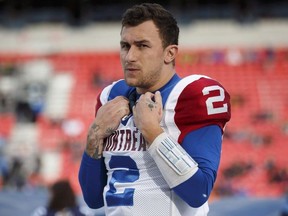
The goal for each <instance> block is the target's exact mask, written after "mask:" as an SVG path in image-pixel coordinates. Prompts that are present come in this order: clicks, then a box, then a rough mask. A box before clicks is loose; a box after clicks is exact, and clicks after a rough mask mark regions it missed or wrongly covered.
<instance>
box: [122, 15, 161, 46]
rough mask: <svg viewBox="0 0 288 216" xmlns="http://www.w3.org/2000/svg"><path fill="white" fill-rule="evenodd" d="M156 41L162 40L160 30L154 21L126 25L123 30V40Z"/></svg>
mask: <svg viewBox="0 0 288 216" xmlns="http://www.w3.org/2000/svg"><path fill="white" fill-rule="evenodd" d="M141 40H146V41H150V42H153V41H156V42H157V43H158V42H159V41H161V40H160V36H159V30H158V28H157V27H156V26H155V24H154V23H153V21H150V20H149V21H146V22H143V23H141V24H139V25H137V26H124V27H123V28H122V30H121V41H125V42H131V43H132V42H134V41H141Z"/></svg>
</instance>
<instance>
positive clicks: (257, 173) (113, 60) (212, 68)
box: [0, 47, 288, 197]
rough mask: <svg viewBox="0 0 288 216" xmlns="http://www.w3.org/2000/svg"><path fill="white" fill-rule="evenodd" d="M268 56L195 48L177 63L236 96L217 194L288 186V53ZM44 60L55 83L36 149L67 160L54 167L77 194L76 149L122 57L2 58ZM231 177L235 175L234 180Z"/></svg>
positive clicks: (6, 129)
mask: <svg viewBox="0 0 288 216" xmlns="http://www.w3.org/2000/svg"><path fill="white" fill-rule="evenodd" d="M268 51H269V50H267V49H264V48H262V49H254V50H247V49H239V50H228V49H226V50H216V49H215V50H213V49H210V50H193V51H186V52H184V53H182V54H181V55H180V56H179V57H178V59H177V71H178V72H180V74H181V76H185V75H188V74H192V73H198V74H205V75H208V76H211V77H213V78H216V79H217V80H219V81H220V82H221V83H222V84H223V85H224V86H225V87H226V88H227V89H228V91H229V92H230V94H231V101H232V120H231V122H229V124H228V126H227V128H226V131H227V135H226V136H225V137H224V143H223V155H222V161H221V166H220V172H219V176H218V179H217V182H216V192H215V196H214V197H217V196H222V195H225V194H226V193H227V191H226V192H225V190H228V189H229V190H230V191H229V193H232V194H245V195H249V196H280V195H282V194H283V193H284V189H285V188H287V175H288V173H287V172H288V171H287V163H288V158H287V156H286V154H287V152H288V146H287V141H288V134H287V131H286V132H285V130H284V129H283V128H284V126H285V124H286V127H287V122H288V119H287V117H288V116H287V113H286V108H285V107H287V103H288V102H287V98H288V93H287V85H288V49H287V48H285V47H284V48H278V49H275V50H272V51H273V56H272V54H271V53H270V54H269V52H268ZM272 51H271V52H272ZM229 55H232V57H231V56H229ZM43 58H44V59H45V60H46V61H48V62H50V64H51V65H52V68H53V72H52V75H50V76H52V77H51V80H52V81H53V80H54V81H55V82H54V84H53V82H52V81H51V80H50V84H49V85H48V89H47V92H46V101H45V105H44V109H43V110H42V111H41V112H40V113H39V115H38V117H37V120H36V122H35V126H36V128H37V130H36V131H37V133H38V141H37V142H38V146H37V148H38V149H40V152H42V154H43V153H44V152H58V153H59V154H60V155H62V156H61V158H62V159H61V160H60V164H62V165H61V168H60V169H59V168H58V169H56V168H55V171H57V170H58V174H55V173H54V175H53V176H54V177H55V178H60V177H67V178H70V179H71V181H72V184H73V185H74V187H75V189H76V190H77V191H78V192H79V186H78V184H77V176H76V175H75V173H76V174H77V172H78V165H79V159H80V157H81V155H77V152H78V154H79V152H81V151H80V150H81V148H83V146H84V144H83V143H84V142H85V136H86V134H85V131H86V129H87V128H88V126H89V124H90V123H91V121H92V120H93V116H94V107H95V103H96V97H97V94H98V92H99V90H100V89H101V88H103V86H105V85H106V84H107V83H109V82H110V81H112V80H114V79H119V78H121V75H122V72H121V66H120V62H119V59H118V54H117V53H114V52H108V53H105V52H103V53H91V52H88V53H82V52H79V53H61V54H57V55H47V56H41V55H40V56H39V55H38V56H37V55H34V56H33V55H27V54H9V55H7V54H5V53H1V54H0V65H2V66H3V65H4V64H7V63H9V64H16V65H18V64H19V63H21V64H23V63H26V64H27V63H29V61H32V60H33V61H35V60H37V59H41V60H43ZM20 73H21V71H20ZM59 77H60V78H61V79H60V78H59ZM58 78H59V79H58ZM57 80H58V81H59V82H57ZM64 81H65V82H64ZM51 82H52V84H51ZM57 83H58V84H57ZM56 84H57V85H56ZM53 86H54V87H55V88H54V89H52V87H53ZM65 86H66V87H65ZM69 89H70V90H69ZM61 95H62V96H61ZM56 98H60V101H62V102H63V103H62V105H61V107H60V105H59V104H58V105H57V106H54V110H53V111H51V109H50V108H51V107H52V105H51V103H53V102H55V100H56ZM64 99H65V100H64ZM48 108H49V109H48ZM49 110H50V111H49ZM55 113H56V114H57V115H56V114H55ZM50 114H51V115H50ZM52 114H53V115H52ZM0 117H1V127H0V129H1V130H0V132H1V134H4V135H6V136H8V138H9V139H13V137H12V136H13V133H12V131H14V130H16V129H17V125H18V123H17V121H16V120H15V118H14V115H13V111H12V110H11V112H8V113H2V114H1V116H0ZM72 119H74V120H75V119H78V120H80V123H81V124H82V128H81V131H79V133H77V134H76V135H75V136H74V135H69V134H68V135H67V133H65V131H64V130H63V124H64V122H65V121H67V120H72ZM20 130H21V129H20ZM286 130H287V129H286ZM270 160H271V161H270ZM61 161H62V162H61ZM268 162H273V165H274V166H275V167H277V169H279V170H280V171H279V172H280V173H274V174H275V175H280V177H279V176H278V179H277V180H275V181H274V180H271V176H269V175H272V174H271V173H269V171H268V169H269V168H267V167H268ZM235 164H236V171H235V169H234V170H233V168H235V166H234V167H232V168H231V166H232V165H235ZM239 164H240V169H239ZM54 165H55V166H58V165H59V164H58V165H57V164H54ZM270 165H271V164H270ZM44 166H45V164H44ZM243 167H244V168H243ZM50 169H51V168H50ZM52 169H53V168H52ZM237 169H238V170H237ZM227 170H230V171H227ZM239 170H240V171H239ZM243 170H244V171H243ZM227 172H228V173H230V175H229V176H228V177H227V175H225V173H226V174H227ZM231 173H232V174H233V175H232V174H231ZM75 179H76V180H75ZM50 180H51V179H50ZM256 182H257V183H256ZM227 185H229V188H227ZM225 187H226V188H225Z"/></svg>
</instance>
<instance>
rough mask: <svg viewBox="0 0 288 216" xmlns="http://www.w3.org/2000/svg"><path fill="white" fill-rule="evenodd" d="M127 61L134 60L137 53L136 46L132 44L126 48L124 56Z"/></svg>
mask: <svg viewBox="0 0 288 216" xmlns="http://www.w3.org/2000/svg"><path fill="white" fill-rule="evenodd" d="M125 59H126V61H127V62H135V61H136V59H137V53H136V48H135V47H134V46H131V47H130V49H129V50H128V52H127V54H126V57H125Z"/></svg>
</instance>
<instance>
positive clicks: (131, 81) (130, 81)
mask: <svg viewBox="0 0 288 216" xmlns="http://www.w3.org/2000/svg"><path fill="white" fill-rule="evenodd" d="M125 81H126V83H127V85H128V86H132V87H136V86H137V82H136V80H135V79H129V78H125Z"/></svg>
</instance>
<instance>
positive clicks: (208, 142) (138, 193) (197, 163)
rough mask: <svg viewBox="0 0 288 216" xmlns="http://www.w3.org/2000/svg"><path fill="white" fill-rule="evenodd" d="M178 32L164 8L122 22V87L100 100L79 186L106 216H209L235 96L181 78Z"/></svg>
mask: <svg viewBox="0 0 288 216" xmlns="http://www.w3.org/2000/svg"><path fill="white" fill-rule="evenodd" d="M178 36H179V27H178V25H177V21H176V20H175V18H174V17H173V15H172V14H171V13H170V12H168V11H167V10H166V9H164V8H163V7H162V6H160V5H158V4H150V3H143V4H141V5H135V6H133V7H132V8H130V9H128V10H127V11H126V12H125V13H124V15H123V18H122V28H121V33H120V37H121V41H120V47H121V48H120V58H121V63H122V67H123V70H124V78H125V79H124V80H118V81H116V82H114V83H112V84H111V85H109V86H107V87H105V88H104V89H103V90H102V92H101V93H100V95H99V97H98V100H97V105H96V115H95V119H94V121H93V123H92V125H91V127H90V128H89V131H88V136H87V144H86V149H85V152H84V154H83V157H82V161H81V165H80V170H79V182H80V185H81V188H82V192H83V196H84V200H85V202H86V203H87V204H88V206H89V207H90V208H100V207H103V206H104V210H105V214H106V215H125V216H128V215H141V216H144V215H145V216H150V215H165V216H169V215H170V216H172V215H173V216H177V215H179V216H180V215H181V216H185V215H186V216H188V215H189V216H193V215H194V216H196V215H197V216H204V215H207V214H208V211H209V207H208V199H209V196H210V194H211V191H212V189H213V186H214V182H215V180H216V176H217V171H218V167H219V163H220V155H221V145H222V135H223V131H224V127H225V124H226V123H227V122H228V121H229V119H230V116H231V112H230V96H229V94H228V93H227V91H226V90H225V89H224V87H223V86H222V85H221V84H220V83H219V82H217V81H215V80H214V79H212V78H209V77H207V76H202V75H190V76H188V77H185V78H180V77H179V76H178V75H177V73H176V71H175V58H176V56H177V53H178Z"/></svg>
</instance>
